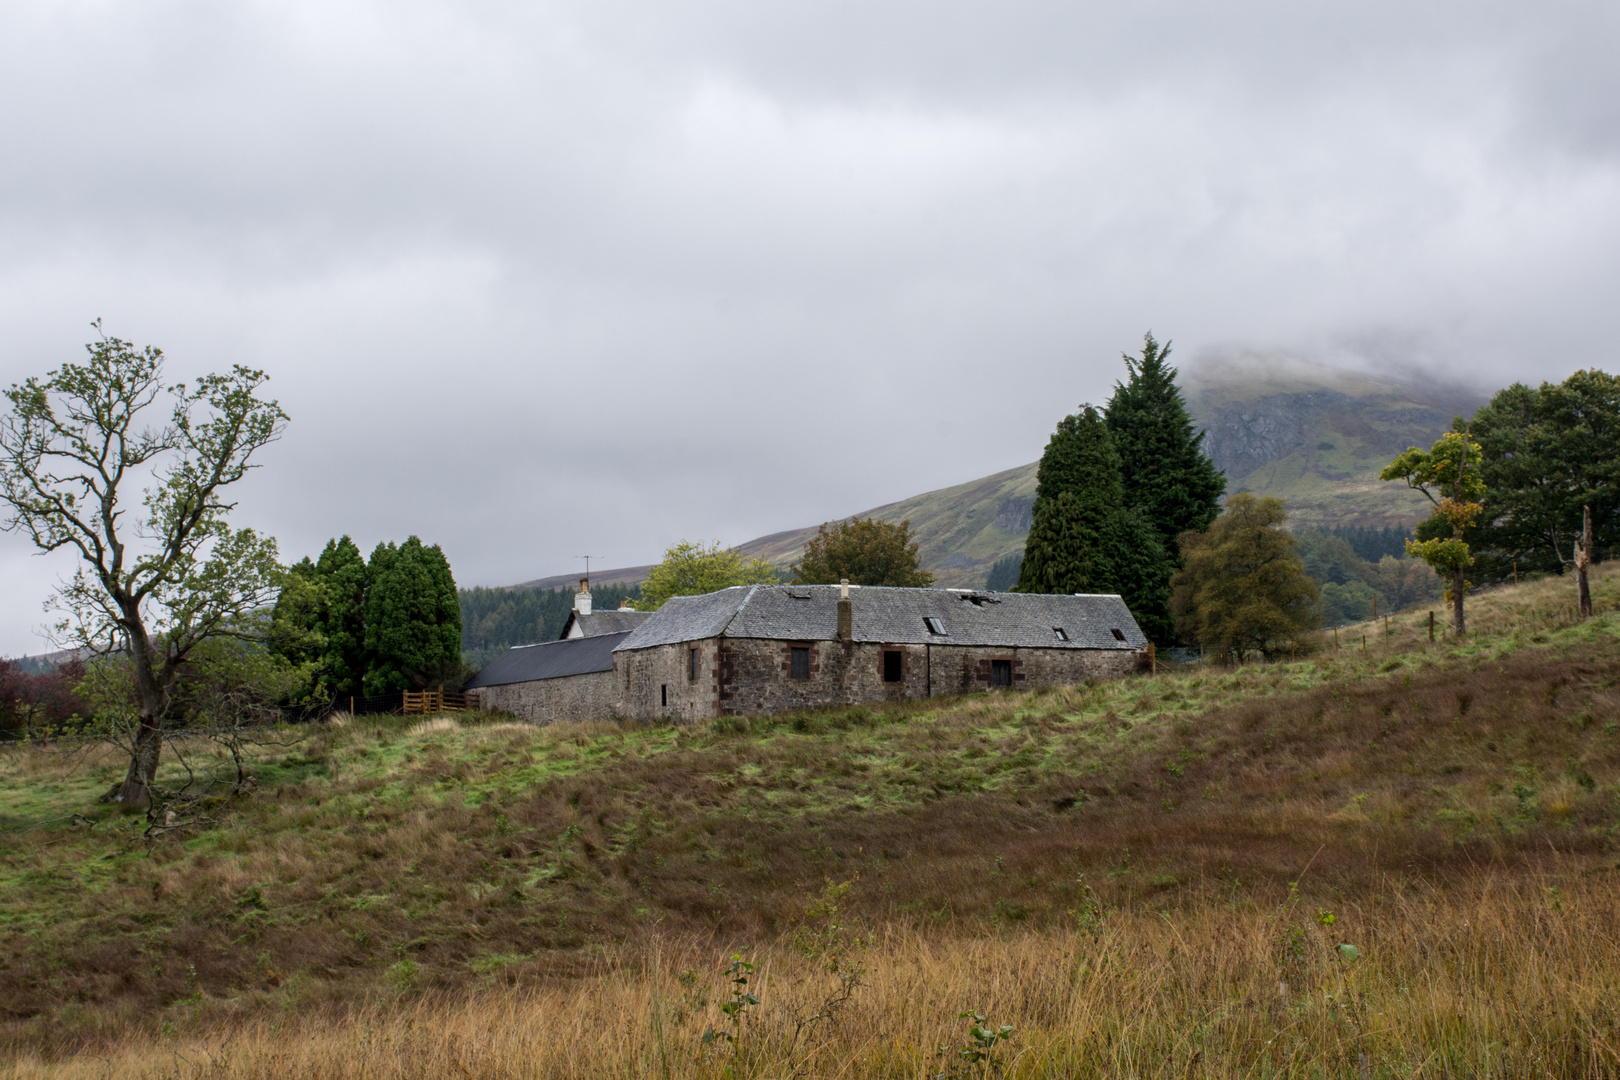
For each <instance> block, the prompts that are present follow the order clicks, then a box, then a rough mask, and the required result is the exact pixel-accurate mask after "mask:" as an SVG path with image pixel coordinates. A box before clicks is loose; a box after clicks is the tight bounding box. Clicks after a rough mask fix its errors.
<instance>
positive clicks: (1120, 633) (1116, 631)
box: [1111, 626, 1125, 641]
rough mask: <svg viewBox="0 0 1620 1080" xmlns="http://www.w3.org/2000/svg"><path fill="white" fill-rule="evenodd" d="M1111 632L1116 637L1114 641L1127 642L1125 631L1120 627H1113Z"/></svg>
mask: <svg viewBox="0 0 1620 1080" xmlns="http://www.w3.org/2000/svg"><path fill="white" fill-rule="evenodd" d="M1111 632H1112V633H1113V635H1114V640H1115V641H1124V640H1125V631H1123V630H1121V629H1120V628H1119V627H1117V626H1115V627H1112V628H1111Z"/></svg>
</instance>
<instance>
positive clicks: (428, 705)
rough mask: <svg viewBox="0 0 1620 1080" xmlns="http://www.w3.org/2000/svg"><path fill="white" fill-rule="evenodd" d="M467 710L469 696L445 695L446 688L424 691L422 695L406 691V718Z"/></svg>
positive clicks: (453, 693)
mask: <svg viewBox="0 0 1620 1080" xmlns="http://www.w3.org/2000/svg"><path fill="white" fill-rule="evenodd" d="M466 708H467V695H466V694H457V693H455V692H451V693H445V689H444V687H442V686H441V687H439V688H438V689H437V690H423V691H422V692H421V693H420V694H413V693H411V691H409V690H407V691H405V708H404V710H403V711H404V713H405V715H406V716H426V715H427V714H429V713H438V712H462V711H463V710H465V709H466Z"/></svg>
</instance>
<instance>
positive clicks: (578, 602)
mask: <svg viewBox="0 0 1620 1080" xmlns="http://www.w3.org/2000/svg"><path fill="white" fill-rule="evenodd" d="M574 613H575V614H576V615H589V614H590V613H591V579H590V578H580V579H579V592H577V593H575V594H574Z"/></svg>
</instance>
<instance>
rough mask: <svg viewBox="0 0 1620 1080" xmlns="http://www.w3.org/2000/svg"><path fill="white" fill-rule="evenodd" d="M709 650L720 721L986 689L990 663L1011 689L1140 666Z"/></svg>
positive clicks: (737, 641) (753, 643) (1012, 654)
mask: <svg viewBox="0 0 1620 1080" xmlns="http://www.w3.org/2000/svg"><path fill="white" fill-rule="evenodd" d="M716 645H717V653H718V657H719V668H720V671H719V676H720V678H719V683H718V685H717V687H716V688H715V689H716V691H717V693H716V701H715V705H716V711H717V712H718V713H720V714H725V715H753V714H758V713H774V712H792V711H795V710H798V709H809V708H817V707H820V706H826V705H857V704H882V703H883V702H887V701H919V700H922V699H924V698H928V697H941V696H945V695H950V694H963V693H970V692H972V691H974V690H989V689H990V688H991V662H992V661H994V660H1006V661H1008V662H1009V664H1010V667H1011V669H1012V688H1013V689H1015V690H1035V689H1040V688H1043V687H1049V686H1059V685H1064V684H1071V683H1078V682H1084V681H1085V680H1086V679H1106V678H1113V677H1116V676H1119V675H1125V674H1128V673H1130V672H1132V671H1134V670H1136V669H1137V667H1138V666H1139V665H1140V662H1141V658H1140V655H1139V654H1137V653H1134V652H1130V651H1127V650H1123V649H1122V650H1089V649H1029V648H1026V649H1014V648H992V647H979V646H953V645H881V644H875V643H871V642H858V643H854V644H851V645H844V644H842V643H840V642H836V641H799V642H794V641H770V640H762V639H747V638H726V639H723V640H721V641H719V642H718V643H716ZM795 646H799V647H802V648H807V649H809V650H810V677H809V678H808V679H802V680H800V679H794V678H792V677H791V675H792V649H793V648H794V647H795ZM648 651H651V650H648ZM885 652H898V653H900V656H901V670H900V675H901V679H900V681H899V682H893V683H891V682H885V681H884V679H883V672H884V658H883V654H884V653H885ZM697 715H703V714H697ZM708 715H713V714H712V713H711V714H708Z"/></svg>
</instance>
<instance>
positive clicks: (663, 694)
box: [658, 683, 669, 705]
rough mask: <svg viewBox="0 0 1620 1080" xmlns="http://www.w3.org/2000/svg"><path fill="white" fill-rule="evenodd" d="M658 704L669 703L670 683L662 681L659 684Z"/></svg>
mask: <svg viewBox="0 0 1620 1080" xmlns="http://www.w3.org/2000/svg"><path fill="white" fill-rule="evenodd" d="M658 704H660V705H668V704H669V684H667V683H660V684H659V686H658Z"/></svg>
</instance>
